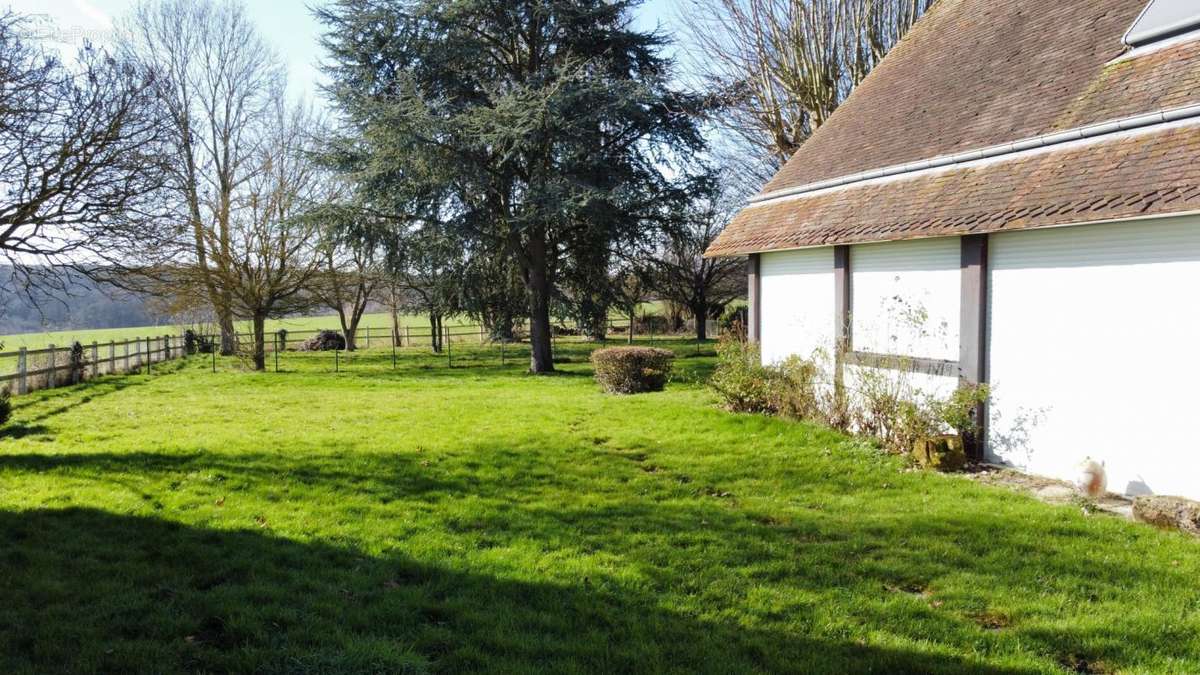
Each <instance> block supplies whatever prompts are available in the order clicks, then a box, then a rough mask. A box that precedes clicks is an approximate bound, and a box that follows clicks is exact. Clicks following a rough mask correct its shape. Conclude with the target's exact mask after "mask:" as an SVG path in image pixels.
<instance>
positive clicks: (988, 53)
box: [763, 0, 1200, 193]
mask: <svg viewBox="0 0 1200 675" xmlns="http://www.w3.org/2000/svg"><path fill="white" fill-rule="evenodd" d="M1146 2H1147V0H1052V1H1047V0H1004V1H1003V2H997V1H996V0H940V2H938V3H936V4H935V5H934V6H933V9H931V10H930V11H929V13H928V14H927V15H926V16H925V17H924V18H923V19H921V20H920V21H918V22H917V24H916V25H915V26H914V27H913V29H912V30H911V31H909V33H908V35H907V36H906V37H905V38H904V39H903V40H901V42H900V44H898V45H897V46H896V48H895V49H893V50H892V52H891V53H890V54H888V55H887V57H886V58H885V59H884V60H883V61H882V62H881V63H880V64H879V66H878V67H877V68H876V69H875V70H874V71H873V72H872V73H871V74H870V76H868V77H867V79H866V80H864V81H863V82H862V83H861V84H860V85H859V86H858V87H857V88H856V89H855V91H854V92H853V93H852V94H851V95H850V97H849V99H848V100H847V101H846V102H845V103H844V104H843V105H842V106H841V107H840V108H838V110H837V111H836V112H835V113H834V114H833V115H832V116H831V117H830V119H829V121H828V122H826V123H825V124H824V125H823V126H822V127H821V128H820V129H818V130H817V133H815V134H814V135H813V137H812V138H811V139H810V140H809V141H808V142H806V143H805V144H804V145H803V146H801V147H800V149H799V150H798V151H797V152H796V154H795V155H794V156H793V157H792V158H791V161H789V162H788V163H787V166H785V167H784V168H783V169H782V170H781V171H780V172H779V174H778V175H777V176H775V178H774V179H773V180H771V182H770V183H769V184H768V185H767V186H766V188H764V190H763V192H764V193H770V192H774V191H777V190H782V189H787V188H792V187H796V186H799V185H806V184H809V183H815V182H820V181H824V180H828V179H832V178H837V177H839V176H845V175H848V174H855V173H860V172H863V171H869V170H872V169H878V168H882V167H885V166H891V165H895V164H905V163H908V162H915V161H919V160H923V159H929V158H932V157H937V156H940V155H950V154H955V153H959V152H965V151H969V150H974V149H978V148H984V147H988V146H992V145H999V144H1002V143H1008V142H1013V141H1017V140H1021V139H1025V138H1031V137H1034V136H1040V135H1043V134H1049V133H1054V132H1058V131H1064V130H1066V129H1074V128H1077V127H1082V126H1087V125H1091V124H1097V123H1101V122H1106V121H1109V120H1115V119H1119V118H1123V117H1130V116H1133V115H1137V114H1139V113H1146V112H1154V111H1158V110H1163V109H1165V108H1175V107H1183V106H1185V105H1188V104H1191V103H1197V102H1200V41H1193V42H1190V43H1184V44H1180V45H1176V46H1175V47H1173V48H1170V49H1165V50H1161V51H1157V52H1153V53H1149V54H1146V55H1143V56H1139V57H1137V58H1130V59H1125V60H1118V61H1116V62H1115V63H1110V61H1112V60H1113V59H1116V58H1117V57H1119V56H1121V54H1122V53H1123V52H1124V51H1125V47H1124V45H1123V43H1122V42H1121V38H1122V36H1123V35H1124V33H1125V31H1126V30H1128V29H1129V27H1130V26H1131V25H1132V24H1133V21H1134V19H1136V18H1137V16H1138V14H1139V13H1140V12H1141V10H1142V9H1143V8H1144V7H1145V5H1146Z"/></svg>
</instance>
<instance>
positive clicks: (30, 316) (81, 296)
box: [0, 268, 159, 335]
mask: <svg viewBox="0 0 1200 675" xmlns="http://www.w3.org/2000/svg"><path fill="white" fill-rule="evenodd" d="M10 278H11V277H10V275H9V274H8V271H7V270H6V269H4V268H0V335H11V334H14V333H35V332H42V331H54V330H70V329H85V328H127V327H132V326H146V325H152V324H155V323H158V318H159V317H158V316H157V315H156V314H155V313H154V312H153V311H151V310H150V309H149V308H148V307H147V305H146V303H145V301H144V300H143V299H142V298H139V297H138V296H135V295H131V294H129V293H124V292H121V291H118V290H115V289H111V288H107V287H105V288H101V287H99V286H97V284H95V283H94V282H92V281H89V280H87V279H80V280H78V281H77V282H76V283H74V284H73V285H72V287H71V289H70V291H69V294H68V295H65V296H62V297H59V296H57V295H56V296H53V297H52V296H50V295H47V294H37V295H35V297H34V299H33V300H32V301H31V300H30V298H29V297H28V296H27V295H26V294H24V293H18V292H15V291H14V289H13V288H12V286H11V285H10V282H9V279H10Z"/></svg>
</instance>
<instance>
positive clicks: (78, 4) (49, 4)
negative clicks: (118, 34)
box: [0, 0, 684, 96]
mask: <svg viewBox="0 0 1200 675" xmlns="http://www.w3.org/2000/svg"><path fill="white" fill-rule="evenodd" d="M683 1H684V0H646V2H645V4H644V5H643V6H642V7H641V9H640V11H639V15H638V25H639V27H641V28H644V29H650V28H654V27H656V26H661V27H662V28H663V29H664V30H667V31H670V30H671V26H672V25H673V24H674V23H675V22H676V19H677V17H676V14H677V12H678V7H679V6H680V4H681V3H682V2H683ZM134 4H135V0H0V7H4V6H8V7H11V8H12V9H13V10H15V11H17V12H20V13H22V14H32V15H38V17H39V19H38V20H39V23H40V24H41V25H42V26H43V29H42V32H43V34H45V35H48V36H51V37H52V38H53V39H54V40H55V41H56V42H58V43H59V44H61V45H64V46H70V45H74V44H78V43H79V42H81V41H82V40H83V39H84V38H85V37H86V38H88V39H92V40H93V41H95V42H100V43H103V42H105V40H106V38H107V37H108V36H109V35H110V34H111V30H112V26H113V22H114V21H115V20H116V19H118V18H119V17H121V16H122V15H123V14H125V13H127V12H128V11H129V9H130V7H132V6H133V5H134ZM245 4H246V7H247V8H248V9H249V11H250V14H251V16H252V17H253V18H254V20H255V22H256V23H257V24H258V27H259V29H260V30H261V31H262V33H263V35H264V36H265V37H266V39H267V41H268V42H270V43H271V44H272V45H274V46H275V48H276V49H277V50H279V53H280V56H281V57H282V58H283V59H284V60H285V61H286V62H287V64H288V72H289V80H290V86H291V89H292V93H293V94H294V95H298V96H299V95H306V94H307V95H315V94H316V93H317V92H316V83H317V82H318V78H319V76H320V75H319V71H318V69H317V62H318V60H319V59H320V57H321V53H320V48H319V47H318V46H317V37H318V35H319V33H320V25H319V24H318V23H317V22H316V21H315V20H313V18H312V16H311V14H310V13H309V11H308V10H307V8H306V7H307V5H310V4H320V0H310V1H308V2H305V1H304V0H245Z"/></svg>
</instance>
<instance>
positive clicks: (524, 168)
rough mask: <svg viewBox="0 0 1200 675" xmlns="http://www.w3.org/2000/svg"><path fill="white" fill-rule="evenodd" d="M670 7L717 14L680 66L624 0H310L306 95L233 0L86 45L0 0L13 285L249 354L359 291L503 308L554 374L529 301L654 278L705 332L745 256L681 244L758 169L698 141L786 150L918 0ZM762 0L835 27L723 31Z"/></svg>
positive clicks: (593, 294)
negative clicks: (823, 35) (110, 291)
mask: <svg viewBox="0 0 1200 675" xmlns="http://www.w3.org/2000/svg"><path fill="white" fill-rule="evenodd" d="M691 1H692V2H693V3H695V5H696V7H695V8H694V9H695V11H697V12H699V11H701V10H702V11H705V12H708V13H709V14H710V15H711V16H712V17H718V18H720V17H723V20H724V22H725V23H724V26H723V27H720V28H718V27H719V26H722V24H721V23H720V22H706V23H705V24H704V25H706V26H708V28H707V29H705V30H708V31H709V32H707V33H704V32H700V33H698V34H697V35H696V36H694V38H693V39H694V40H695V41H696V43H697V44H706V41H707V44H709V45H710V46H711V47H713V48H714V49H715V48H716V47H718V46H724V47H727V48H728V49H729V50H730V51H728V52H721V51H719V50H716V51H714V54H716V55H720V56H721V58H716V59H712V60H711V62H708V63H707V65H706V66H705V67H699V66H694V67H693V70H694V71H695V72H697V73H699V74H700V76H701V77H702V79H703V81H702V82H701V85H700V86H691V87H685V86H683V85H682V84H680V82H682V81H683V80H684V79H685V78H683V77H682V75H681V73H680V72H679V66H678V64H677V63H675V62H674V61H673V60H672V59H670V58H668V57H667V56H666V55H665V53H666V50H667V48H668V47H669V46H670V44H671V42H670V38H669V37H668V36H667V35H665V34H662V33H660V32H656V31H649V32H647V31H640V30H637V29H635V28H633V21H632V20H633V12H634V11H635V9H636V7H637V4H638V3H637V2H635V1H634V0H515V1H514V0H443V1H432V0H336V1H334V2H331V3H329V4H327V5H325V6H323V7H320V8H317V9H315V10H314V12H315V15H316V17H317V19H318V20H319V21H320V23H321V25H322V26H323V36H322V38H321V47H322V48H323V50H324V53H325V66H324V67H325V72H326V75H327V77H328V81H329V85H328V87H326V89H325V90H324V91H323V94H324V96H325V98H326V99H327V101H328V103H329V104H330V106H329V108H330V110H329V112H328V113H322V112H318V109H317V108H316V107H315V106H314V105H313V104H312V103H311V102H305V101H297V100H291V99H289V97H288V96H287V94H286V76H285V70H284V68H283V65H282V62H281V60H280V58H279V56H278V55H277V53H276V52H275V51H274V50H273V49H272V48H271V47H270V45H268V44H267V43H266V42H265V40H264V39H263V38H262V36H261V34H260V33H259V32H258V30H257V29H256V28H255V26H254V25H253V24H252V23H251V21H250V20H249V18H248V16H247V14H246V12H245V10H244V8H243V6H242V5H241V4H239V3H238V2H234V1H233V0H222V1H218V0H144V1H143V2H141V3H140V4H139V5H137V7H136V8H135V9H134V11H133V12H131V13H130V15H129V16H127V17H125V18H124V19H123V20H122V21H121V22H120V23H119V26H118V37H117V39H116V40H115V45H114V46H113V47H111V48H107V49H99V48H96V47H93V46H86V47H84V48H83V49H82V50H80V52H79V53H78V54H76V55H73V56H71V57H70V58H66V57H62V56H59V55H57V54H55V53H53V52H51V51H48V50H46V49H44V48H43V47H42V46H41V45H40V44H39V43H38V42H37V40H36V39H35V38H33V37H31V36H30V34H29V32H28V30H27V25H26V24H25V20H24V19H23V18H22V17H21V16H19V15H16V14H13V13H7V14H3V15H0V185H4V186H5V194H4V196H3V197H0V252H3V254H4V255H5V256H6V258H7V261H8V264H9V267H8V269H10V270H11V272H12V280H11V281H12V287H13V288H16V289H20V290H21V291H22V292H24V293H26V294H28V295H29V296H30V297H35V296H41V295H44V294H46V293H48V292H51V291H54V290H65V289H68V288H69V287H70V286H71V285H72V284H73V283H76V280H77V279H78V278H79V277H80V276H83V277H87V278H89V279H95V280H98V281H102V282H104V283H107V284H110V285H113V286H116V287H118V288H121V289H125V290H129V291H133V292H138V293H145V294H150V295H152V296H154V297H157V298H161V299H162V302H163V303H164V304H165V305H166V306H168V307H170V308H171V309H172V310H173V311H176V312H179V313H184V312H192V313H195V312H201V313H210V314H211V315H212V316H213V317H214V319H215V323H216V325H217V327H218V328H219V331H220V333H221V345H220V348H221V350H222V352H224V353H232V352H233V351H234V350H235V349H236V348H237V344H236V331H235V321H236V320H238V319H245V320H248V321H249V322H250V324H251V325H252V327H253V335H254V337H253V341H252V342H253V344H252V345H251V351H252V354H253V360H254V363H255V365H256V367H259V368H262V367H264V366H265V343H266V337H265V324H266V321H267V319H269V318H274V317H281V316H288V315H293V314H295V313H298V312H302V311H309V310H311V309H312V308H314V307H328V308H331V309H333V310H334V311H336V312H337V314H338V316H339V319H340V321H341V324H342V328H343V330H344V332H345V333H346V335H347V338H348V341H349V342H350V345H349V346H350V348H353V346H354V336H355V334H356V331H357V326H358V323H359V321H360V320H361V318H362V316H363V314H364V313H365V312H366V311H367V308H368V307H369V306H371V305H372V304H373V303H378V304H382V305H384V306H386V307H388V308H389V309H390V310H391V311H392V313H393V316H395V315H396V314H397V313H399V312H400V311H417V312H420V313H422V314H424V315H426V316H428V318H429V322H430V326H431V328H432V329H433V330H432V331H431V332H432V333H433V334H434V335H440V334H441V331H440V328H441V323H442V321H443V320H444V318H445V317H448V316H451V315H464V314H465V315H469V316H471V317H472V318H474V319H476V320H479V321H480V322H481V323H483V324H484V325H485V326H486V327H487V328H488V330H489V331H490V332H491V334H492V335H493V337H496V338H511V337H512V336H513V332H514V330H515V327H516V326H517V325H525V326H527V327H528V331H529V340H530V343H531V346H532V349H531V361H530V370H531V371H532V372H536V373H544V372H549V371H552V370H553V369H554V356H553V352H552V349H553V342H552V339H551V331H552V322H553V320H554V319H555V318H558V319H570V320H573V321H574V322H575V323H577V325H578V326H580V328H581V329H582V331H583V332H584V333H585V334H586V335H588V336H589V337H592V338H595V339H604V338H605V337H606V335H605V332H606V330H607V327H608V325H609V317H610V316H611V315H612V313H613V312H614V311H621V312H625V313H631V312H632V311H634V310H635V309H636V307H637V306H638V304H639V303H641V302H643V301H645V300H648V299H661V300H668V301H671V303H672V305H673V306H675V307H677V308H679V309H680V310H682V311H686V312H687V313H688V314H690V315H691V316H692V317H693V318H694V319H695V325H696V330H697V332H698V337H701V338H703V337H706V336H705V333H704V330H705V324H706V321H705V319H707V318H710V317H715V316H717V315H719V314H720V313H721V311H722V309H723V308H724V307H725V306H726V305H727V304H728V303H729V302H730V301H731V300H733V299H734V298H736V297H738V296H739V295H741V293H742V292H744V281H743V279H744V276H743V269H742V263H741V262H740V261H736V260H725V259H715V260H714V259H706V258H704V257H703V252H704V250H705V249H706V248H707V247H708V245H709V243H711V241H712V240H713V239H714V238H715V237H716V235H717V234H719V232H720V230H721V228H722V227H723V226H724V224H725V223H726V222H727V221H728V220H729V218H730V217H731V215H732V213H733V212H734V211H735V210H736V208H737V207H738V206H739V205H740V204H741V203H742V201H743V200H744V199H745V197H746V196H747V193H748V192H749V191H752V190H754V189H757V187H758V185H757V184H756V183H757V182H759V181H758V180H757V179H755V178H753V177H751V178H749V179H747V178H746V174H747V172H746V171H745V170H744V169H745V167H747V166H749V165H750V162H748V161H746V160H745V157H747V156H754V155H755V154H756V152H738V153H735V154H739V155H741V158H740V160H739V161H741V162H742V163H741V164H737V163H734V164H730V163H726V162H724V161H723V160H722V155H721V153H720V152H719V151H717V149H716V146H718V145H721V143H720V142H714V140H713V139H714V138H715V137H722V138H724V137H733V136H738V134H740V136H738V137H739V138H740V139H741V141H740V142H742V144H743V145H742V146H741V147H744V148H745V147H749V145H747V143H748V142H749V140H750V139H758V141H759V142H760V144H761V147H763V148H773V149H774V155H775V156H776V157H777V158H779V157H783V156H786V154H787V152H789V151H791V150H794V146H795V145H797V144H798V143H799V142H802V140H803V135H804V134H805V133H810V132H811V129H812V128H813V127H815V126H816V125H818V124H819V123H820V122H821V121H823V119H824V118H825V117H827V116H828V112H829V111H830V110H831V109H832V107H834V106H836V103H837V102H840V100H841V98H844V96H845V93H846V91H848V88H849V87H851V86H853V83H854V82H856V81H857V80H858V79H861V76H862V75H864V74H865V71H866V70H867V69H869V67H870V66H871V65H873V63H874V62H875V61H877V59H878V57H879V56H881V52H882V51H886V48H887V47H888V46H890V44H891V43H892V42H894V40H895V39H897V38H898V36H899V34H901V33H902V32H903V29H904V28H906V27H907V25H909V24H910V23H911V19H913V18H915V16H916V15H918V14H919V13H920V11H923V10H924V8H925V6H926V5H927V4H928V3H925V2H921V3H916V2H900V0H889V1H888V2H884V0H854V1H851V0H841V1H840V2H839V1H836V0H820V1H817V0H770V1H769V2H767V3H763V2H762V0H691ZM786 7H791V8H792V9H793V10H795V9H796V8H801V9H804V12H799V11H793V12H792V13H791V14H787V13H786V12H783V10H782V9H780V8H786ZM767 9H772V10H773V11H774V10H777V11H778V16H776V15H774V14H772V15H771V16H772V17H773V19H772V20H773V21H777V22H780V24H781V25H782V24H783V23H786V22H788V21H791V22H793V23H797V22H798V23H800V24H803V25H809V24H811V26H810V27H812V26H817V25H818V24H821V23H825V24H828V23H829V21H828V19H829V18H830V17H833V18H834V19H836V21H834V22H833V23H832V24H830V25H833V26H835V27H838V28H837V30H838V31H839V32H838V33H837V35H838V40H837V41H836V42H837V46H836V47H835V48H830V50H825V51H821V52H820V53H814V52H813V49H814V48H813V46H812V44H810V43H814V42H816V41H817V37H819V36H816V35H815V34H814V33H813V32H812V31H811V30H809V31H808V32H806V31H805V30H802V29H801V28H802V26H801V27H795V26H793V28H795V30H793V31H792V32H791V33H789V34H788V35H789V36H790V37H787V38H786V39H785V38H781V37H779V36H778V35H774V34H772V38H771V39H772V40H774V42H773V43H769V44H756V45H754V47H753V48H749V47H746V46H745V44H744V43H745V42H746V41H747V40H751V41H754V40H757V41H758V42H763V41H764V36H763V35H758V34H754V33H752V32H747V31H748V28H747V25H748V24H749V23H751V22H750V21H748V20H742V19H740V18H739V17H743V16H754V17H758V16H760V15H762V14H763V12H765V11H766V10H767ZM743 10H745V11H750V10H753V12H752V14H749V15H747V14H745V13H744V11H743ZM818 10H820V11H825V12H832V13H831V14H828V15H826V14H820V13H819V11H818ZM850 10H855V11H850ZM755 20H757V19H755ZM739 21H741V23H739ZM769 25H770V24H769ZM697 30H699V29H697ZM714 31H716V32H714ZM718 37H719V40H718ZM789 40H790V41H791V42H790V43H789ZM856 41H857V42H856ZM730 45H742V47H740V48H738V49H737V50H734V48H733V47H730ZM856 45H857V47H858V49H857V50H856V49H854V47H855V46H856ZM789 49H790V50H793V52H792V53H789V51H788V50H789ZM826 51H828V52H829V53H828V54H827V53H826ZM799 52H803V53H804V54H805V55H806V56H805V58H806V59H807V60H806V61H804V62H802V63H800V64H798V65H797V64H796V63H795V61H796V59H795V58H792V57H795V56H797V55H798V53H799ZM735 57H736V58H735ZM739 58H740V59H741V60H740V61H739V60H738V59H739ZM753 59H758V61H756V62H754V63H751V61H752V60H753ZM785 63H786V64H792V71H788V74H787V75H786V77H784V76H781V77H780V78H779V80H778V81H774V82H772V83H771V84H769V85H764V84H762V82H763V81H764V80H763V78H762V77H761V75H762V73H763V72H765V71H766V70H770V71H771V72H775V71H776V70H778V69H779V68H781V64H785ZM830 78H832V83H831V82H830ZM816 83H822V85H821V86H822V87H823V88H822V89H821V91H819V92H815V93H814V91H813V85H814V84H816ZM763 86H768V88H769V89H771V91H770V92H767V91H765V90H764V89H762V87H763ZM772 92H773V93H772ZM780 92H791V94H790V95H789V96H790V98H789V97H788V96H782V95H779V94H780ZM771 96H774V98H773V99H772V98H771ZM766 101H774V103H773V104H774V105H776V109H775V110H774V112H765V113H763V114H760V115H758V116H756V115H755V113H754V112H753V110H756V109H758V108H762V107H764V106H766V105H769V104H768V103H766ZM785 117H790V118H791V119H788V120H786V121H785V120H784V118H785ZM756 121H757V123H758V126H757V127H755V126H754V124H755V122H756ZM784 127H788V129H790V131H788V133H786V134H785V133H782V131H781V130H782V129H783V128H784ZM797 129H798V130H799V131H797ZM731 130H734V131H736V132H737V134H730V133H729V132H730V131H731ZM764 139H765V140H764ZM756 170H757V171H760V172H761V169H756ZM434 347H435V348H439V347H440V345H438V344H437V342H436V339H435V343H434Z"/></svg>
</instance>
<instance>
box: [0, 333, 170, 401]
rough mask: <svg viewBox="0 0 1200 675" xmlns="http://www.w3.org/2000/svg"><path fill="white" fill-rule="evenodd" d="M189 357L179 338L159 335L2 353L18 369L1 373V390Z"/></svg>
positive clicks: (19, 389)
mask: <svg viewBox="0 0 1200 675" xmlns="http://www.w3.org/2000/svg"><path fill="white" fill-rule="evenodd" d="M185 356H187V354H186V350H185V349H184V341H183V338H182V337H181V336H178V335H159V336H147V337H139V338H134V339H132V340H120V341H118V340H110V341H109V342H107V343H101V342H92V343H91V344H88V345H84V344H81V343H78V342H77V343H74V344H72V345H71V346H69V347H58V346H56V345H50V346H48V347H45V348H43V349H26V348H24V347H22V348H21V349H18V350H17V351H12V352H0V362H3V361H7V360H12V359H16V369H15V370H14V371H13V372H10V373H2V374H0V388H7V389H9V390H10V391H11V392H12V393H15V394H28V393H29V392H32V391H37V390H39V389H53V388H55V387H61V386H67V385H72V384H78V383H80V382H83V381H86V380H90V379H94V378H97V377H100V376H102V375H116V374H121V373H132V372H137V371H140V370H141V369H142V368H145V369H146V370H147V371H149V370H151V369H152V368H153V365H154V364H155V363H162V362H164V361H171V360H174V359H178V358H182V357H185Z"/></svg>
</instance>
